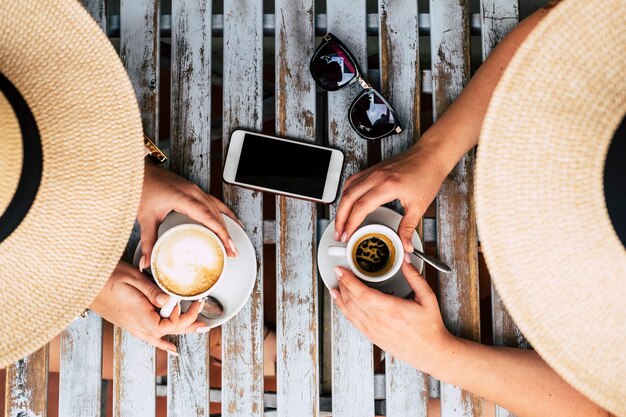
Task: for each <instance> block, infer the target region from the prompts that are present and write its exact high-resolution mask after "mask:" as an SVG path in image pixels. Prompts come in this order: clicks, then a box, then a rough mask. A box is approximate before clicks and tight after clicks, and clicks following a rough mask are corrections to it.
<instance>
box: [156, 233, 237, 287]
mask: <svg viewBox="0 0 626 417" xmlns="http://www.w3.org/2000/svg"><path fill="white" fill-rule="evenodd" d="M224 258H225V251H224V247H223V246H222V243H221V242H220V240H219V239H218V237H217V236H215V234H213V233H212V232H211V231H209V230H208V229H204V228H202V227H199V226H195V225H183V226H178V227H176V228H173V229H171V230H169V231H167V232H166V233H165V234H164V235H163V236H161V238H159V240H158V242H157V244H156V245H155V248H154V251H153V255H152V274H153V276H154V277H155V279H156V280H157V282H158V283H159V284H160V285H161V286H162V287H163V289H165V290H167V291H168V292H170V293H173V294H176V295H178V296H181V297H193V296H197V295H199V294H202V293H204V292H206V291H208V290H209V289H211V287H213V286H214V285H215V283H216V282H217V281H218V279H219V278H220V276H221V275H222V271H223V270H224Z"/></svg>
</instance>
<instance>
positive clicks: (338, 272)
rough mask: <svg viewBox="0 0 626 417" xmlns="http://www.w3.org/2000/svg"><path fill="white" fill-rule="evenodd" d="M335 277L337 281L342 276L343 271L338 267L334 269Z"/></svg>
mask: <svg viewBox="0 0 626 417" xmlns="http://www.w3.org/2000/svg"><path fill="white" fill-rule="evenodd" d="M335 275H337V279H338V280H340V279H341V277H342V276H343V271H342V270H341V268H339V267H338V266H336V267H335Z"/></svg>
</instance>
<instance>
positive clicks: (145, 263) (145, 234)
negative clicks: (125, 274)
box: [139, 219, 159, 271]
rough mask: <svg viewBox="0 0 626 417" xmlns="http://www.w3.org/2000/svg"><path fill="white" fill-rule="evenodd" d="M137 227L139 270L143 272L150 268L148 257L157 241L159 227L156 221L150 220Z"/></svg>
mask: <svg viewBox="0 0 626 417" xmlns="http://www.w3.org/2000/svg"><path fill="white" fill-rule="evenodd" d="M154 220H156V219H154ZM139 227H140V230H141V260H140V261H139V270H141V271H143V270H144V269H145V268H147V267H149V266H150V256H151V255H152V248H153V247H154V244H155V243H156V241H157V231H158V229H159V225H158V223H157V222H156V221H152V219H150V220H148V221H144V222H141V223H139Z"/></svg>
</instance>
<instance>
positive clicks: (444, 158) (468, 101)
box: [416, 9, 547, 172]
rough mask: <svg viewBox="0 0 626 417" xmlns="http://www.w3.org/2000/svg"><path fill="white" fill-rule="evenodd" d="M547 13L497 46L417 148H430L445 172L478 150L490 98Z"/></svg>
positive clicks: (526, 22)
mask: <svg viewBox="0 0 626 417" xmlns="http://www.w3.org/2000/svg"><path fill="white" fill-rule="evenodd" d="M546 13H547V11H546V10H545V9H540V10H538V11H537V12H535V13H534V14H532V15H531V16H529V17H528V18H526V19H525V20H524V21H523V22H521V23H520V24H519V25H518V26H517V27H516V28H515V29H514V30H513V31H511V33H509V34H508V35H507V36H506V38H504V39H503V40H502V42H500V43H499V44H498V46H497V47H496V48H495V49H494V50H493V51H492V52H491V54H489V57H488V58H487V59H486V60H485V62H484V63H483V64H482V65H481V66H480V68H479V69H478V71H476V74H475V75H474V76H473V77H472V78H471V80H470V81H469V83H468V84H467V86H466V87H465V88H464V89H463V91H462V92H461V94H460V95H459V97H458V98H457V99H456V100H455V101H454V102H453V103H452V104H451V105H450V107H448V109H447V110H446V111H445V112H444V113H443V114H442V115H441V116H440V117H439V119H438V120H437V121H436V122H435V123H434V124H433V125H432V126H431V127H430V128H429V129H428V130H427V131H426V132H425V133H424V135H423V136H422V138H421V139H420V141H419V142H418V145H417V146H416V147H420V148H428V149H429V150H430V151H431V152H435V153H436V154H437V155H438V159H439V160H440V163H441V164H443V166H444V167H445V170H446V172H450V171H451V170H452V168H454V166H455V165H456V163H457V162H458V161H459V160H460V159H461V158H462V157H463V155H465V154H466V153H467V152H468V151H469V150H470V149H472V148H473V147H474V146H476V144H477V142H478V137H479V135H480V129H481V126H482V123H483V120H484V118H485V114H486V112H487V107H488V105H489V101H490V99H491V95H492V94H493V91H494V90H495V88H496V85H497V84H498V81H499V80H500V77H501V76H502V73H503V72H504V70H505V68H506V67H507V64H508V63H509V61H510V60H511V58H512V57H513V55H514V54H515V51H516V50H517V48H518V47H519V45H520V44H521V43H522V41H523V40H524V39H525V38H526V36H527V35H528V33H529V32H530V31H531V30H532V29H533V28H534V27H535V26H536V25H537V24H538V23H539V22H540V21H541V19H543V17H544V16H545V14H546Z"/></svg>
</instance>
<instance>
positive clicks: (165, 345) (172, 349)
mask: <svg viewBox="0 0 626 417" xmlns="http://www.w3.org/2000/svg"><path fill="white" fill-rule="evenodd" d="M143 340H145V341H146V342H148V343H150V344H151V345H152V346H154V347H157V348H159V349H161V350H164V351H166V352H169V353H171V354H173V355H174V356H178V349H176V345H175V344H174V343H172V342H170V341H168V340H165V339H159V338H158V337H145V338H143Z"/></svg>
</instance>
